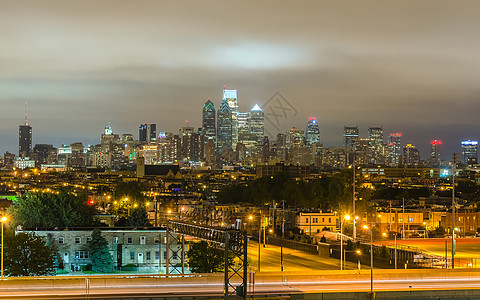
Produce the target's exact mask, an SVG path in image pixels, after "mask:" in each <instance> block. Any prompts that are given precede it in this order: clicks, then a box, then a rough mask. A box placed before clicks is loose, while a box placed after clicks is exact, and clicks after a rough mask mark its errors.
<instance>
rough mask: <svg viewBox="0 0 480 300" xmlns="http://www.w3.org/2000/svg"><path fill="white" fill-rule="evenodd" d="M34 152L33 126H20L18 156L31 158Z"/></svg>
mask: <svg viewBox="0 0 480 300" xmlns="http://www.w3.org/2000/svg"><path fill="white" fill-rule="evenodd" d="M31 151H32V126H30V125H28V123H26V124H25V125H20V126H19V130H18V155H19V156H20V157H30V154H31Z"/></svg>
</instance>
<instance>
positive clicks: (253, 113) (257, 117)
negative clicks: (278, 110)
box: [248, 104, 265, 146]
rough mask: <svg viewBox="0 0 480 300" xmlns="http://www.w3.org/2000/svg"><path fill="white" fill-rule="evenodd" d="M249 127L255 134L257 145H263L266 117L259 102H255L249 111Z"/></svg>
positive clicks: (253, 134) (251, 132)
mask: <svg viewBox="0 0 480 300" xmlns="http://www.w3.org/2000/svg"><path fill="white" fill-rule="evenodd" d="M248 127H249V133H250V134H251V135H252V136H253V139H254V140H255V141H256V142H257V145H258V146H260V145H262V144H263V137H264V136H265V118H264V114H263V111H262V109H261V108H260V106H258V104H255V106H254V107H253V108H252V109H251V110H250V112H249V113H248Z"/></svg>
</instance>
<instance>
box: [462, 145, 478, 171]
mask: <svg viewBox="0 0 480 300" xmlns="http://www.w3.org/2000/svg"><path fill="white" fill-rule="evenodd" d="M462 154H463V160H464V162H465V163H466V164H467V165H469V166H472V165H475V164H477V157H478V141H471V140H467V141H462Z"/></svg>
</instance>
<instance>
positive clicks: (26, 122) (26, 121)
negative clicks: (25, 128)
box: [25, 101, 28, 125]
mask: <svg viewBox="0 0 480 300" xmlns="http://www.w3.org/2000/svg"><path fill="white" fill-rule="evenodd" d="M25 125H28V118H27V101H25Z"/></svg>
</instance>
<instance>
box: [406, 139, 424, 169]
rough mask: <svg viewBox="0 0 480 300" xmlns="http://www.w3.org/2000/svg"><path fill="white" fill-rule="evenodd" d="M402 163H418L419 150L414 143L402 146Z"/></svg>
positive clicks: (408, 164) (409, 164) (407, 164)
mask: <svg viewBox="0 0 480 300" xmlns="http://www.w3.org/2000/svg"><path fill="white" fill-rule="evenodd" d="M403 163H404V165H406V166H413V165H418V164H420V152H419V151H418V149H417V148H416V147H415V146H414V145H412V144H407V145H406V146H405V147H403Z"/></svg>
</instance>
